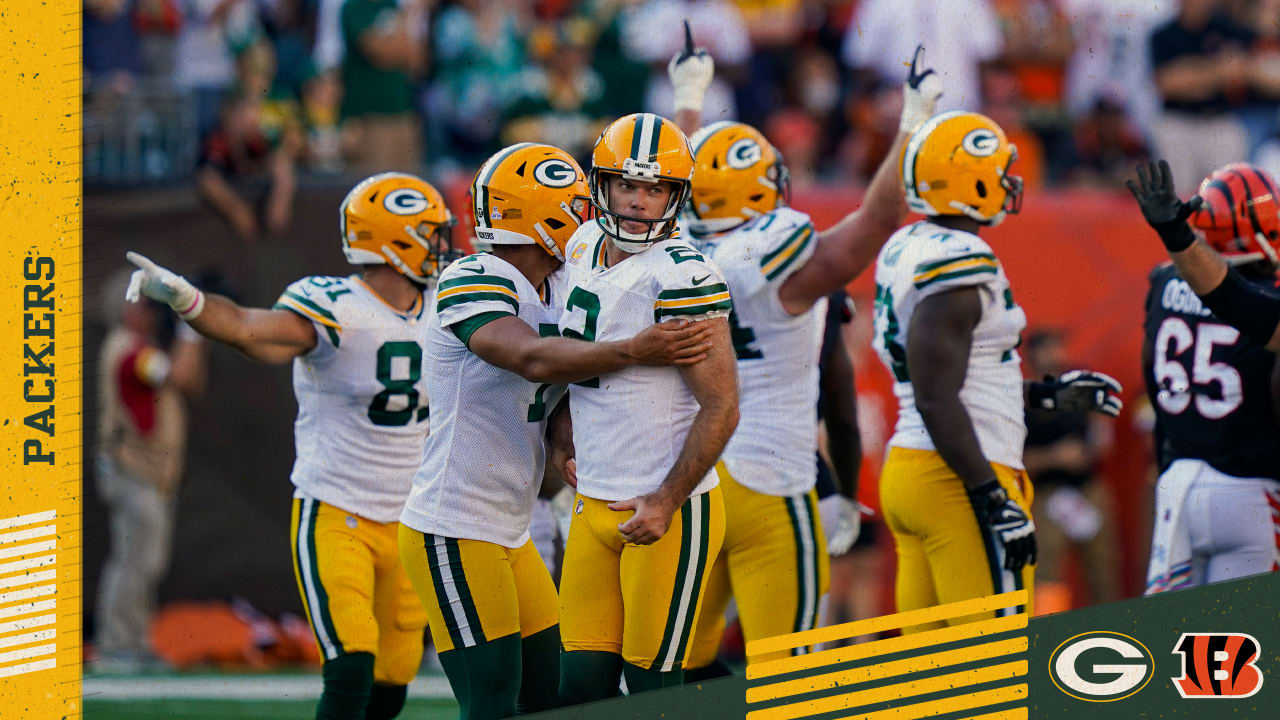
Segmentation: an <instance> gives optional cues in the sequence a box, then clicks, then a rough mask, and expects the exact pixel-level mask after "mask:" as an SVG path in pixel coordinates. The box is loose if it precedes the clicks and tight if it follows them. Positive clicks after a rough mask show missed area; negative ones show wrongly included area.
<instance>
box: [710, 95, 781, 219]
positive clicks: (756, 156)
mask: <svg viewBox="0 0 1280 720" xmlns="http://www.w3.org/2000/svg"><path fill="white" fill-rule="evenodd" d="M689 142H690V144H692V145H693V197H692V199H691V200H690V201H689V205H688V206H687V207H686V208H685V222H686V223H687V224H688V227H689V230H690V231H692V232H693V233H695V234H698V235H707V234H711V233H717V232H724V231H726V230H731V229H733V228H735V227H737V226H738V225H741V224H742V223H744V222H746V221H748V220H750V219H752V218H755V217H759V216H760V215H763V214H765V213H767V212H770V211H772V210H774V209H776V208H779V207H782V206H784V205H787V204H788V203H789V202H790V200H791V176H790V173H788V172H787V166H786V165H784V164H783V163H782V154H781V153H779V152H778V150H777V148H775V147H773V145H772V144H771V143H770V142H769V141H768V140H766V139H765V137H764V135H763V134H761V132H760V131H759V130H756V129H755V128H753V127H751V126H750V125H746V124H744V123H740V122H732V121H728V120H725V121H721V122H717V123H712V124H711V125H708V126H706V127H704V128H702V129H701V130H699V131H697V132H696V133H694V134H693V137H691V138H689Z"/></svg>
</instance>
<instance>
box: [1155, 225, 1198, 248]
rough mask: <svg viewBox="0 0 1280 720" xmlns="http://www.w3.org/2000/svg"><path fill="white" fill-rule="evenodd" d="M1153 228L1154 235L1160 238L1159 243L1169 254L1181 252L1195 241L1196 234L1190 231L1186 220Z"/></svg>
mask: <svg viewBox="0 0 1280 720" xmlns="http://www.w3.org/2000/svg"><path fill="white" fill-rule="evenodd" d="M1154 227H1155V231H1156V234H1158V235H1159V236H1160V242H1162V243H1164V246H1165V247H1166V248H1168V250H1169V252H1182V251H1183V250H1186V249H1187V248H1189V247H1191V244H1192V243H1194V242H1195V241H1196V234H1195V233H1194V232H1192V231H1191V226H1190V225H1188V224H1187V221H1186V220H1182V219H1179V220H1174V221H1172V222H1167V223H1161V224H1159V225H1156V226H1154Z"/></svg>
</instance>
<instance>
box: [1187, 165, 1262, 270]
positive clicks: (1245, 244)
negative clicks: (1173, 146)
mask: <svg viewBox="0 0 1280 720" xmlns="http://www.w3.org/2000/svg"><path fill="white" fill-rule="evenodd" d="M1276 187H1277V186H1276V182H1275V180H1274V179H1273V178H1272V177H1271V176H1270V175H1268V174H1267V172H1266V171H1265V170H1262V169H1261V168H1258V167H1255V166H1253V165H1249V164H1247V163H1232V164H1230V165H1226V166H1224V167H1221V168H1219V169H1217V170H1215V171H1213V174H1211V175H1210V176H1209V177H1207V178H1205V179H1204V181H1203V182H1201V183H1200V191H1199V195H1200V198H1201V199H1202V200H1203V201H1204V202H1203V203H1202V204H1201V205H1200V208H1199V209H1198V210H1196V211H1195V212H1194V213H1192V215H1191V217H1190V218H1188V222H1189V223H1190V224H1191V227H1192V228H1194V229H1196V230H1199V231H1200V232H1201V233H1203V234H1204V239H1205V242H1207V243H1209V245H1210V246H1211V247H1213V249H1214V250H1217V251H1218V253H1220V254H1221V255H1222V256H1223V258H1225V259H1226V260H1227V262H1230V263H1231V264H1233V265H1244V264H1248V263H1252V262H1258V261H1266V262H1267V263H1269V264H1270V265H1271V266H1272V267H1276V266H1280V198H1277V197H1276Z"/></svg>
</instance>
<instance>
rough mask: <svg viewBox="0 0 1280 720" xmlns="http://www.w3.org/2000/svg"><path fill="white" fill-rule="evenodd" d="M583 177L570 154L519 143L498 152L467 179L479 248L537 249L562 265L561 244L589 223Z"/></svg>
mask: <svg viewBox="0 0 1280 720" xmlns="http://www.w3.org/2000/svg"><path fill="white" fill-rule="evenodd" d="M588 193H589V190H588V189H587V179H586V174H585V173H583V172H582V168H581V167H580V166H579V165H578V163H577V161H575V160H574V159H573V156H571V155H569V153H567V152H565V151H564V150H561V149H560V148H557V147H552V146H550V145H541V144H538V143H518V144H516V145H511V146H508V147H506V148H503V149H502V150H499V151H498V152H497V153H495V154H494V155H493V156H492V157H490V158H489V159H488V160H486V161H485V163H484V164H483V165H481V166H480V170H478V171H477V172H476V176H475V178H474V179H472V181H471V190H470V193H469V194H470V201H471V212H472V215H473V217H474V219H475V226H476V227H475V236H476V238H475V242H474V243H473V245H474V246H475V248H476V249H477V250H492V249H493V246H495V245H537V246H539V247H541V248H542V249H543V250H545V251H547V254H549V255H551V256H552V257H554V258H556V259H557V260H560V261H561V262H563V261H564V246H565V244H566V243H568V242H569V238H570V237H571V236H572V235H573V233H574V232H575V231H576V230H577V229H578V227H579V226H581V225H582V223H583V222H586V220H587V214H588V210H589V208H590V200H589V198H588Z"/></svg>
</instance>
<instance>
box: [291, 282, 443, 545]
mask: <svg viewBox="0 0 1280 720" xmlns="http://www.w3.org/2000/svg"><path fill="white" fill-rule="evenodd" d="M430 302H431V299H430V296H429V294H424V296H423V298H422V299H420V300H419V301H418V302H417V304H416V305H415V306H414V307H413V308H412V309H411V310H410V311H409V312H407V313H401V312H399V311H397V310H395V309H394V308H392V307H391V306H390V305H388V304H387V303H386V302H385V301H384V300H383V299H382V298H380V297H378V295H377V294H375V293H374V291H373V290H372V289H371V288H370V287H369V286H368V285H366V284H365V283H364V281H362V280H361V279H360V278H359V277H358V276H356V275H352V276H350V277H345V278H341V277H321V276H312V277H306V278H303V279H301V280H299V281H297V282H295V283H293V284H292V285H290V286H289V287H288V288H287V289H285V291H284V293H283V294H282V295H281V296H280V299H279V300H277V301H276V304H275V307H276V308H278V309H285V310H291V311H293V312H295V313H297V314H299V315H301V316H302V317H304V318H306V319H308V320H310V321H311V322H312V323H314V324H315V326H316V346H315V348H314V349H312V351H311V352H309V353H307V354H306V355H302V356H299V357H297V358H294V361H293V392H294V394H295V395H296V396H297V399H298V419H297V420H296V421H295V422H294V426H293V438H294V447H295V452H296V453H297V457H296V459H295V460H294V463H293V474H292V476H291V479H292V480H293V484H294V486H295V487H296V488H297V491H298V492H297V494H298V495H300V496H308V497H312V498H315V499H317V500H321V501H323V502H326V503H328V504H330V505H333V506H335V507H338V508H341V509H343V510H345V511H347V512H349V513H352V514H354V515H359V516H360V517H363V518H367V519H369V520H373V521H374V522H380V523H387V522H394V521H395V520H396V519H397V518H398V517H400V508H401V506H402V505H404V499H405V496H406V495H407V494H408V493H409V484H410V482H411V480H412V479H413V473H414V471H415V470H417V469H418V462H419V460H421V458H422V443H423V441H425V440H426V437H427V429H428V427H429V424H428V421H427V393H426V383H425V382H424V381H423V378H422V339H423V337H424V331H425V330H426V313H425V312H424V308H425V307H426V306H427V305H428V304H430Z"/></svg>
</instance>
